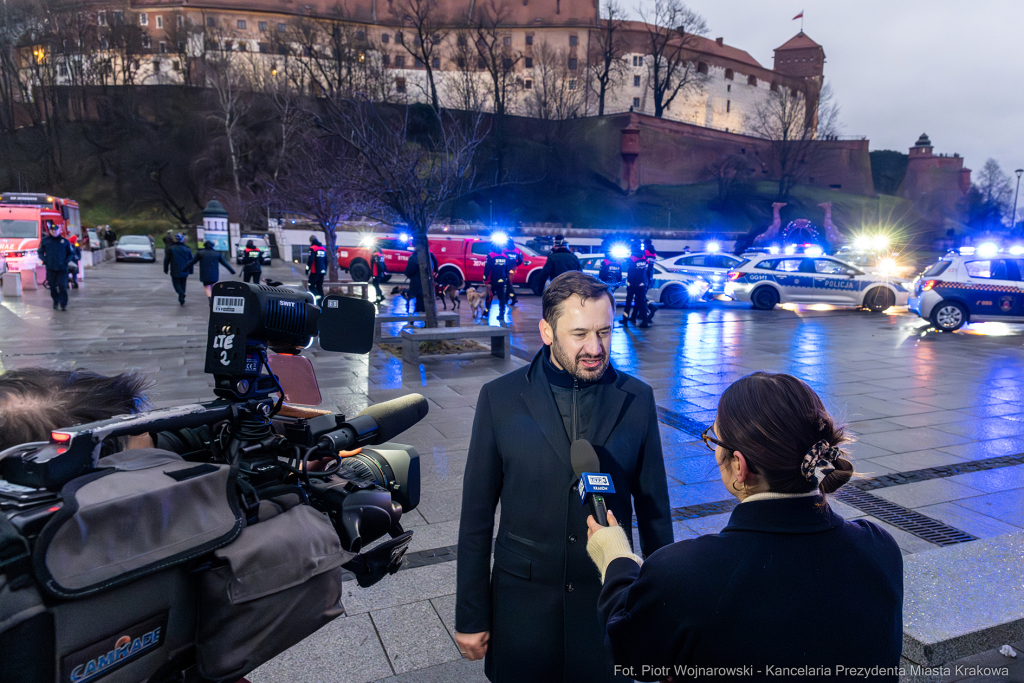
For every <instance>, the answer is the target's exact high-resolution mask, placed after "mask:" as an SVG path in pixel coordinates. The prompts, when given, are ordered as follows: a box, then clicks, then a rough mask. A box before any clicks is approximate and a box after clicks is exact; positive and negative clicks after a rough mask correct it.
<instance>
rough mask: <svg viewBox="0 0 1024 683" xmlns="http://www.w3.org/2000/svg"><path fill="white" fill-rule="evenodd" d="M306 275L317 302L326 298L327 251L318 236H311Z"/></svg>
mask: <svg viewBox="0 0 1024 683" xmlns="http://www.w3.org/2000/svg"><path fill="white" fill-rule="evenodd" d="M306 275H308V276H309V291H311V292H313V296H314V297H316V299H317V301H319V300H320V299H322V298H324V276H325V275H327V249H326V247H324V245H322V244H320V240H318V239H317V238H316V235H310V236H309V260H308V261H306Z"/></svg>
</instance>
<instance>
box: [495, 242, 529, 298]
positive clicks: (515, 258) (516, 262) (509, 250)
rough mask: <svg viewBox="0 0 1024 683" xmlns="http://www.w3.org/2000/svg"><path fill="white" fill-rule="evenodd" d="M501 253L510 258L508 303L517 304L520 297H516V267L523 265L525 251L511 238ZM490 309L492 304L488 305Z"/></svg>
mask: <svg viewBox="0 0 1024 683" xmlns="http://www.w3.org/2000/svg"><path fill="white" fill-rule="evenodd" d="M501 253H503V254H504V255H505V258H507V259H508V264H509V269H510V270H509V273H508V286H507V287H505V291H507V292H508V305H509V306H515V305H516V304H517V303H519V298H518V297H516V288H515V279H516V268H518V267H519V266H521V265H523V252H521V251H520V250H519V247H517V246H516V244H515V242H513V241H512V240H509V241H508V242H507V243H506V244H505V247H504V248H503V249H502V250H501ZM488 309H490V306H488Z"/></svg>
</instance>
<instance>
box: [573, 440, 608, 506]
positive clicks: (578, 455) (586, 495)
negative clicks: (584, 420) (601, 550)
mask: <svg viewBox="0 0 1024 683" xmlns="http://www.w3.org/2000/svg"><path fill="white" fill-rule="evenodd" d="M569 459H570V460H571V461H572V469H573V472H575V473H576V476H577V477H579V480H580V481H579V484H578V485H577V487H576V490H577V492H578V493H579V495H580V504H582V505H586V504H587V503H588V502H589V503H590V513H591V514H592V515H594V519H595V520H597V523H598V524H600V525H601V526H608V505H607V504H606V503H605V500H604V494H606V493H615V486H614V485H612V478H611V477H609V476H608V475H607V474H602V473H601V472H600V469H601V461H600V460H598V458H597V451H595V450H594V446H593V445H591V443H590V442H589V441H587V440H586V439H577V440H576V441H573V442H572V446H571V447H570V448H569Z"/></svg>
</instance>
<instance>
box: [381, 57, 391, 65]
mask: <svg viewBox="0 0 1024 683" xmlns="http://www.w3.org/2000/svg"><path fill="white" fill-rule="evenodd" d="M381 63H383V64H384V66H391V55H384V56H383V57H381Z"/></svg>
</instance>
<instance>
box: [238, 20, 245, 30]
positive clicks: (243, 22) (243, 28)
mask: <svg viewBox="0 0 1024 683" xmlns="http://www.w3.org/2000/svg"><path fill="white" fill-rule="evenodd" d="M238 28H240V29H242V30H243V31H244V30H245V19H239V20H238Z"/></svg>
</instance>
